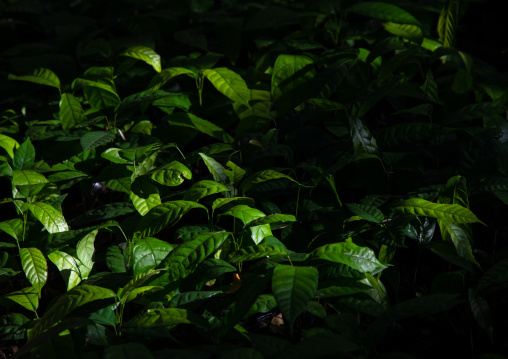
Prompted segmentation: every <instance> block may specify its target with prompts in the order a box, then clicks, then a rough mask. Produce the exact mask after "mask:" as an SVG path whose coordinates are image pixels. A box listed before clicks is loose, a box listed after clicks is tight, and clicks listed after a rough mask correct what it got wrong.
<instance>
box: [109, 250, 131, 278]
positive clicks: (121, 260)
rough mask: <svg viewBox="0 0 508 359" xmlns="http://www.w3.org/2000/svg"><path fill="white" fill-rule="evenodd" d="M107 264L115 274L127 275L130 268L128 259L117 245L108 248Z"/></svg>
mask: <svg viewBox="0 0 508 359" xmlns="http://www.w3.org/2000/svg"><path fill="white" fill-rule="evenodd" d="M125 244H126V243H125ZM106 264H107V266H108V268H109V269H111V272H113V273H125V272H127V270H128V268H129V266H128V263H127V258H125V256H124V254H123V251H122V249H120V247H119V246H116V245H113V246H110V247H108V250H107V252H106Z"/></svg>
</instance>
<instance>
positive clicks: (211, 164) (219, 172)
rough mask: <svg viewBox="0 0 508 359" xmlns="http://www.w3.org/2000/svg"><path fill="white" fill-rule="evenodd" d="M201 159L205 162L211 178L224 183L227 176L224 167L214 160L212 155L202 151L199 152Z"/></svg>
mask: <svg viewBox="0 0 508 359" xmlns="http://www.w3.org/2000/svg"><path fill="white" fill-rule="evenodd" d="M199 155H200V156H201V158H202V159H203V161H204V162H205V165H206V167H207V168H208V170H209V171H210V173H211V174H212V176H213V180H214V181H215V182H219V183H224V184H225V183H226V181H227V179H228V176H227V175H226V169H225V168H224V166H223V165H221V164H220V163H219V162H217V161H216V160H214V159H213V158H212V157H209V156H207V155H205V154H204V153H201V152H200V153H199Z"/></svg>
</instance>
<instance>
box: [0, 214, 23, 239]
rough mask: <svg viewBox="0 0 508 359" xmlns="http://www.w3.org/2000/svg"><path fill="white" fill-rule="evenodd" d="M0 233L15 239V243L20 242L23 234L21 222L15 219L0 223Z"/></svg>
mask: <svg viewBox="0 0 508 359" xmlns="http://www.w3.org/2000/svg"><path fill="white" fill-rule="evenodd" d="M0 231H4V232H5V233H7V234H8V235H10V236H11V237H12V238H14V239H16V241H21V240H22V233H23V221H22V220H21V219H19V218H15V219H9V220H7V221H3V222H0Z"/></svg>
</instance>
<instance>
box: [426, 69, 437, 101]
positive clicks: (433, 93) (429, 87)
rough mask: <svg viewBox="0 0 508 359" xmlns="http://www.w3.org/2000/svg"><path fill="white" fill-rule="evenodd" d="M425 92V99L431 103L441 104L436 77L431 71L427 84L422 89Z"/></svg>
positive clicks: (428, 74) (428, 73)
mask: <svg viewBox="0 0 508 359" xmlns="http://www.w3.org/2000/svg"><path fill="white" fill-rule="evenodd" d="M421 89H422V90H423V98H424V99H426V100H429V101H431V102H435V103H440V102H441V101H440V100H439V89H438V87H437V83H436V80H434V75H432V72H431V71H430V70H429V72H427V77H426V78H425V83H424V84H423V86H422V87H421Z"/></svg>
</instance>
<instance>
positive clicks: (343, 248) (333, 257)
mask: <svg viewBox="0 0 508 359" xmlns="http://www.w3.org/2000/svg"><path fill="white" fill-rule="evenodd" d="M311 256H315V257H317V258H320V259H325V260H327V261H331V262H336V263H343V264H346V265H348V266H350V267H351V268H353V269H356V270H357V271H359V272H362V273H366V272H372V273H377V272H380V271H381V270H383V269H385V268H387V266H386V265H384V264H383V263H381V262H380V261H379V260H377V258H376V253H374V251H373V250H372V249H370V248H367V247H360V246H357V245H356V244H354V243H352V242H340V243H332V244H326V245H324V246H321V247H319V248H316V249H315V250H314V251H312V253H311Z"/></svg>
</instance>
